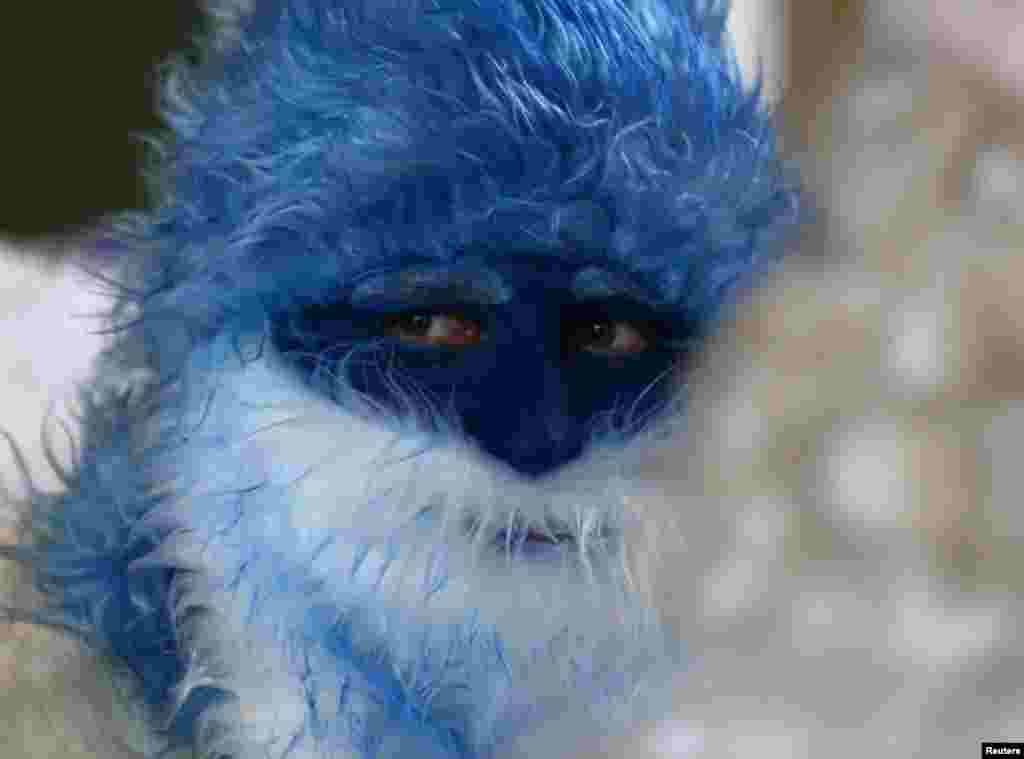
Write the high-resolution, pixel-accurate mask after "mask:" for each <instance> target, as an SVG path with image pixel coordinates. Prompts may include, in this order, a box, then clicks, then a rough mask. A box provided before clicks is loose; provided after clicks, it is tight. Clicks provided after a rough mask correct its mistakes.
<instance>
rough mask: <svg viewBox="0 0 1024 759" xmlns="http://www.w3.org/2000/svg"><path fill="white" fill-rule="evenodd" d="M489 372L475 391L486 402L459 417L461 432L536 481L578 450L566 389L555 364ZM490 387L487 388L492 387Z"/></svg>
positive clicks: (578, 428) (579, 438)
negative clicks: (501, 372)
mask: <svg viewBox="0 0 1024 759" xmlns="http://www.w3.org/2000/svg"><path fill="white" fill-rule="evenodd" d="M515 368H516V367H509V371H508V372H507V373H506V374H499V373H495V374H494V375H492V377H491V379H490V381H488V382H487V385H489V387H487V388H486V390H485V388H484V387H479V388H478V390H477V392H478V393H486V395H487V396H488V398H489V402H487V403H484V404H482V405H479V406H477V408H476V413H472V412H471V413H469V414H464V416H463V420H462V422H463V429H464V431H465V433H466V434H467V435H468V436H469V437H470V438H472V439H473V440H474V441H475V442H476V443H477V444H478V445H479V446H480V448H481V449H483V450H484V451H485V452H487V453H488V454H490V455H491V456H493V457H494V458H496V459H498V460H500V461H502V462H504V463H505V464H507V465H508V466H510V467H512V468H513V469H515V470H516V471H518V472H520V473H521V474H525V475H527V476H530V477H539V476H542V475H544V474H547V473H549V472H551V471H553V470H555V469H558V468H559V467H561V466H563V465H564V464H566V463H568V462H570V461H572V460H573V459H575V458H577V457H578V456H579V455H580V454H581V452H582V451H583V426H584V425H583V424H582V423H581V422H580V421H579V420H577V419H575V418H574V417H573V416H572V414H571V413H570V409H569V403H568V390H567V388H566V385H565V379H564V377H563V376H562V371H561V369H560V367H559V366H558V363H557V361H551V360H547V361H544V362H542V365H541V366H540V367H537V365H536V364H534V371H533V372H525V371H522V369H523V365H522V364H520V365H519V366H518V369H520V371H518V372H515V371H513V370H514V369H515ZM492 383H493V384H492Z"/></svg>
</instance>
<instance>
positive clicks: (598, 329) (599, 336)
mask: <svg viewBox="0 0 1024 759" xmlns="http://www.w3.org/2000/svg"><path fill="white" fill-rule="evenodd" d="M610 335H611V330H610V329H609V328H608V322H595V323H594V324H592V325H590V337H591V339H592V340H593V342H595V343H605V342H608V338H609V336H610Z"/></svg>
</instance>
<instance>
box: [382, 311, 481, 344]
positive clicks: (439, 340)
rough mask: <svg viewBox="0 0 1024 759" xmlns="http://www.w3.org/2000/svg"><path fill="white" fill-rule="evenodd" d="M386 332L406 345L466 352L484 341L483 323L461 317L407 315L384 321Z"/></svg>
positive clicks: (442, 314) (411, 313) (429, 312)
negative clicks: (459, 349)
mask: <svg viewBox="0 0 1024 759" xmlns="http://www.w3.org/2000/svg"><path fill="white" fill-rule="evenodd" d="M384 330H385V331H386V332H387V333H388V334H390V335H393V336H394V337H397V338H398V339H399V340H401V341H402V342H403V343H410V344H413V345H437V346H443V347H448V348H464V347H466V346H469V345H476V344H477V343H479V342H480V341H481V339H482V337H483V335H482V330H481V328H480V323H479V322H476V321H474V320H472V319H468V318H466V317H464V316H462V315H460V314H456V313H450V312H434V311H407V312H405V313H401V314H393V315H390V316H386V317H385V318H384Z"/></svg>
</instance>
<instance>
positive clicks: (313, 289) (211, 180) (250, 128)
mask: <svg viewBox="0 0 1024 759" xmlns="http://www.w3.org/2000/svg"><path fill="white" fill-rule="evenodd" d="M220 10H221V11H224V10H225V9H224V8H221V9H220ZM227 10H230V8H228V9H227ZM726 11H727V8H726V6H725V4H724V3H718V2H711V1H708V2H701V0H678V2H672V1H671V0H635V1H634V2H630V1H629V0H401V2H398V1H395V2H388V1H387V0H276V1H272V0H256V1H255V2H254V3H253V4H252V7H251V8H249V9H248V10H246V11H245V12H238V13H235V14H233V17H232V18H231V20H230V23H225V24H224V25H223V27H222V28H221V29H220V30H219V31H217V32H216V33H214V34H212V35H211V36H210V37H209V39H207V40H206V41H205V42H204V43H203V45H202V50H201V55H200V56H198V57H199V58H200V60H199V61H198V63H197V62H195V61H193V62H192V63H185V62H179V63H177V64H175V65H173V66H171V67H170V68H169V70H168V76H167V80H166V86H165V88H164V115H165V118H166V122H167V125H168V129H167V132H166V134H164V135H162V136H160V137H159V138H157V139H154V140H153V146H154V163H153V166H152V169H151V172H150V179H151V185H152V189H153V193H152V195H153V198H154V204H153V207H152V208H151V209H150V210H147V211H146V212H144V213H140V214H135V215H130V216H128V217H124V218H121V219H117V220H115V221H113V222H112V223H111V224H110V225H108V227H107V228H106V229H105V230H104V231H103V232H101V233H99V234H98V235H97V236H96V238H95V240H94V245H93V248H92V250H90V252H89V253H88V254H86V256H85V257H84V258H83V260H82V261H80V264H81V265H82V266H83V267H85V268H88V269H90V270H93V272H94V273H95V274H96V276H98V277H103V278H104V281H106V282H107V283H108V284H109V285H110V286H111V290H112V294H113V296H114V307H113V310H112V312H111V313H110V314H109V324H110V329H111V331H112V332H113V334H114V335H115V340H114V341H113V344H112V346H111V347H110V348H109V349H108V350H107V351H106V352H105V354H104V355H103V356H102V357H101V359H100V360H99V362H98V364H97V371H96V378H95V380H94V381H93V383H92V384H91V385H90V386H89V387H87V388H85V389H84V391H83V393H82V396H81V398H82V437H81V440H80V442H79V445H78V449H77V452H76V455H75V457H74V460H73V461H72V464H71V465H70V467H68V468H67V469H66V470H63V471H61V475H62V477H63V481H64V483H65V484H66V486H67V487H66V491H65V492H63V493H60V494H56V495H54V494H45V493H41V492H33V493H32V495H31V497H30V502H29V504H28V507H29V508H28V517H27V522H26V539H25V541H24V544H23V545H22V546H21V547H18V548H10V549H5V550H4V554H6V555H8V556H10V557H13V558H16V559H18V560H20V561H22V562H24V563H25V564H27V565H28V566H29V567H30V568H31V570H32V572H33V575H34V578H35V581H36V583H37V585H38V586H39V588H40V589H41V590H42V591H43V593H44V595H45V598H46V599H47V606H46V607H45V608H44V609H43V610H40V611H37V612H35V613H33V614H32V615H31V618H32V619H34V620H36V621H40V622H44V623H46V624H51V625H57V626H60V627H63V628H64V629H67V630H69V631H71V632H73V633H75V634H78V635H80V636H82V637H83V638H84V639H85V640H87V641H88V642H89V643H90V644H91V645H92V646H94V647H96V648H97V649H98V650H99V651H101V652H103V653H104V654H106V655H107V656H108V657H109V658H110V659H111V660H112V661H114V662H116V663H117V664H119V665H120V666H121V667H122V668H123V669H125V670H126V671H127V672H130V673H131V675H132V678H131V679H132V680H133V681H134V682H135V683H136V684H137V687H138V694H139V696H140V698H142V699H143V700H144V701H145V702H146V703H148V704H149V705H151V706H152V707H153V708H154V709H155V710H156V712H157V713H163V714H166V715H168V721H167V723H166V729H165V732H166V734H167V736H168V737H169V738H171V742H172V745H173V744H176V743H183V742H184V743H187V742H189V741H192V740H194V739H195V737H196V732H197V730H198V727H197V725H198V724H199V721H198V720H199V717H200V715H201V714H202V713H203V712H204V711H206V710H207V709H209V708H212V707H213V706H215V705H216V704H217V703H218V701H219V699H221V698H222V697H223V695H224V694H223V693H221V692H219V691H218V689H217V688H216V687H213V686H204V685H202V684H200V685H197V686H195V687H189V688H187V689H183V687H182V683H183V680H184V679H185V678H186V674H187V672H188V666H189V662H188V659H189V655H190V652H189V651H188V650H186V649H185V644H184V643H183V641H182V640H181V639H180V636H179V635H177V634H176V626H177V625H180V624H181V619H180V618H176V617H175V610H174V598H173V593H174V587H175V581H176V579H177V578H180V577H181V576H182V574H183V573H187V572H188V570H187V569H184V568H175V567H170V568H169V567H166V566H162V565H160V564H159V563H156V564H154V563H153V562H148V561H147V558H148V557H151V556H152V555H153V554H154V553H155V552H156V551H157V550H158V548H159V547H160V546H161V544H162V543H164V541H165V540H166V539H167V538H168V535H169V534H170V531H171V529H172V528H171V527H170V526H167V525H162V524H161V523H160V521H159V520H151V519H148V518H147V517H148V516H150V515H151V514H153V513H155V512H156V511H157V510H158V509H159V508H160V505H161V504H162V503H165V502H166V501H167V499H169V498H171V497H172V493H171V492H170V491H171V490H172V488H171V487H170V486H169V485H168V481H167V474H166V462H167V461H168V460H169V459H168V457H169V456H171V455H172V454H173V453H174V452H175V451H179V450H181V449H183V448H186V447H188V446H189V445H190V444H191V441H193V439H194V438H195V436H196V435H197V434H198V431H199V430H201V428H202V424H203V418H202V415H201V414H199V415H193V414H192V410H191V407H190V405H189V402H188V400H187V399H189V398H192V397H194V396H192V395H191V394H190V391H189V388H192V387H196V386H199V385H201V384H202V382H203V373H204V371H205V372H209V371H213V370H214V369H215V367H213V366H205V367H204V365H203V364H202V362H201V361H197V360H195V357H196V356H201V355H212V354H208V353H206V351H208V349H209V348H210V346H213V345H215V344H223V342H224V341H225V340H227V341H228V342H232V341H234V343H235V347H236V349H237V351H238V354H239V355H240V356H241V357H242V359H243V360H244V361H248V360H252V359H253V358H255V357H256V356H258V355H259V353H260V350H261V343H260V342H259V341H255V343H254V344H244V343H243V336H245V335H251V334H253V333H257V334H260V333H263V332H264V331H265V330H264V328H263V326H262V325H265V324H274V323H277V322H280V321H281V320H284V319H287V318H288V315H290V314H294V313H296V312H297V311H298V310H301V309H302V308H305V307H308V306H315V305H317V304H324V303H329V302H332V301H333V300H334V299H336V298H338V296H339V293H344V292H348V291H351V289H352V288H354V287H355V286H356V285H358V283H359V282H360V281H361V280H362V279H363V278H365V277H366V276H367V275H369V274H372V273H374V272H377V271H381V270H390V269H394V268H403V267H406V266H412V265H420V264H424V263H444V262H449V261H453V260H454V259H455V257H457V256H459V255H460V254H461V253H463V252H465V251H467V250H473V251H485V252H487V253H489V254H494V255H498V256H500V255H506V254H507V255H515V254H516V253H517V252H521V251H526V250H528V251H530V252H531V254H535V255H543V256H551V257H561V258H565V259H571V258H572V257H582V256H587V257H600V258H601V259H603V260H606V261H608V262H609V263H610V264H613V265H615V266H617V267H619V268H621V269H623V270H626V271H628V272H630V274H631V275H632V276H634V277H635V278H636V279H637V280H639V281H641V282H643V283H644V285H645V287H646V288H647V290H648V291H649V292H652V293H655V300H656V301H657V305H658V307H659V308H661V309H664V310H665V311H667V312H669V313H671V314H673V315H674V316H675V317H677V318H679V319H686V320H690V321H692V322H695V323H699V324H709V323H711V322H712V321H713V320H714V318H715V316H716V314H717V313H718V312H719V310H720V308H721V305H722V304H723V303H724V302H726V301H727V299H728V297H729V296H730V294H732V293H734V292H735V291H736V289H737V288H738V287H742V286H743V285H744V284H745V283H747V282H749V281H751V277H752V275H754V274H755V273H757V272H759V271H763V270H764V269H765V267H766V266H768V265H770V264H771V263H772V261H774V260H775V257H776V252H777V251H778V249H779V243H780V241H781V240H782V239H783V237H784V235H785V234H786V233H787V230H788V229H789V228H790V227H791V226H792V224H793V222H794V220H795V219H796V215H797V214H796V209H797V201H796V197H797V196H796V192H795V189H794V186H793V184H792V183H791V182H790V181H788V179H787V178H786V173H785V172H784V170H783V168H782V167H781V165H780V163H779V162H778V160H777V158H776V148H775V142H774V134H773V129H772V126H771V121H770V118H769V115H768V114H767V113H766V111H765V108H764V106H763V104H762V102H761V98H760V88H759V87H758V86H754V87H751V88H745V87H744V86H743V85H742V84H741V81H740V76H739V72H738V69H737V66H736V63H735V61H734V58H733V55H732V52H731V50H730V48H729V44H728V40H727V37H726V34H725V18H726ZM111 271H116V276H115V275H111V274H110V273H109V272H111ZM103 272H106V273H103ZM140 370H141V371H144V372H145V375H146V377H147V378H148V380H149V381H148V382H147V384H146V385H145V387H143V388H132V387H129V385H130V382H129V379H130V377H132V376H135V375H134V374H133V372H138V371H140ZM276 582H277V583H279V584H280V585H282V586H284V585H287V584H288V583H289V582H290V580H289V579H288V578H287V577H284V576H282V577H279V578H277V579H276ZM293 591H294V592H296V593H305V592H309V589H308V588H307V589H303V588H302V587H301V583H299V584H298V585H296V586H295V587H294V588H293ZM320 611H321V613H322V610H320ZM189 613H194V614H199V613H201V610H192V611H190V612H189ZM316 618H318V617H317V613H315V610H314V611H313V612H311V616H310V619H311V620H312V619H316ZM310 624H313V623H312V622H311V623H310ZM324 624H325V625H328V624H330V625H335V626H336V630H335V634H334V638H333V639H334V640H335V642H336V644H337V648H338V650H339V651H341V653H337V652H336V653H337V655H338V656H340V657H343V658H345V659H346V660H348V661H349V662H350V663H352V664H353V666H354V667H355V668H356V669H357V670H358V671H359V672H360V673H361V675H362V678H363V680H364V682H363V686H364V687H365V688H367V689H368V690H370V691H372V692H373V693H375V694H377V695H376V696H374V698H376V699H377V700H378V701H379V702H381V703H387V704H389V705H390V706H389V708H390V709H391V710H392V712H393V714H394V715H395V719H397V720H399V721H403V720H404V722H405V723H407V724H415V725H417V726H418V727H416V728H415V729H416V730H420V731H422V732H423V733H424V734H429V735H432V736H433V737H434V739H436V740H435V743H436V745H437V746H438V747H440V749H439V750H440V752H441V753H442V754H444V755H448V756H467V757H468V756H477V755H484V754H487V753H488V752H491V751H493V750H496V749H495V746H494V745H491V746H489V747H488V746H484V747H480V746H471V745H470V744H469V742H468V739H467V738H466V737H465V735H466V733H467V728H466V726H465V725H464V724H462V723H460V722H459V721H458V720H449V721H445V720H443V719H440V718H437V717H436V716H434V717H432V716H431V715H430V710H429V709H428V708H427V706H425V704H426V703H427V702H426V701H425V696H423V695H422V694H418V693H417V692H415V691H410V690H409V689H408V688H407V687H405V686H404V685H403V684H402V683H401V682H398V681H397V680H396V679H395V675H394V673H392V672H391V671H390V670H389V669H388V667H387V666H384V665H383V664H382V663H381V662H380V661H379V659H377V658H375V657H373V656H369V655H366V654H365V653H358V652H356V651H354V650H349V651H348V652H347V653H345V651H343V650H342V649H345V646H346V643H345V641H346V640H347V638H346V634H345V631H344V625H343V624H342V623H339V622H337V620H334V621H325V622H324ZM481 634H483V633H481ZM467 645H468V644H467ZM474 645H478V644H474ZM496 645H497V644H494V645H492V644H486V645H484V644H479V645H478V648H480V646H482V648H481V649H480V650H482V649H483V648H487V647H488V646H490V647H491V648H495V646H496ZM495 656H496V657H497V658H496V659H493V660H492V661H491V663H490V664H488V665H483V664H481V665H480V666H497V664H496V662H497V661H498V660H499V659H500V652H499V653H498V654H495ZM428 679H429V678H428ZM410 729H412V728H410ZM494 741H495V742H497V741H498V738H495V739H494ZM356 742H357V743H360V744H361V745H362V747H363V752H364V754H365V755H366V756H370V755H373V753H374V751H375V750H376V749H375V746H377V745H378V744H377V743H375V739H374V736H373V735H370V734H366V735H364V736H363V737H362V738H361V739H360V740H359V741H356Z"/></svg>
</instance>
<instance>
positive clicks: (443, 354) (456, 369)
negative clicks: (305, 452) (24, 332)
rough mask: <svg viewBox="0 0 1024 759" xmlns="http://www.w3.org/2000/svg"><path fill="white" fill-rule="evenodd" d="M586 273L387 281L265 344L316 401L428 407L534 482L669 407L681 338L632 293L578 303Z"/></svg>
mask: <svg viewBox="0 0 1024 759" xmlns="http://www.w3.org/2000/svg"><path fill="white" fill-rule="evenodd" d="M586 268H588V267H586V266H584V265H583V264H580V263H573V264H569V263H566V262H565V261H562V260H554V259H551V258H541V257H538V256H516V257H514V258H512V257H506V258H504V259H501V258H490V259H479V260H477V261H475V262H469V263H468V264H463V265H462V266H460V268H459V269H458V272H457V273H455V274H452V273H451V272H447V273H442V274H440V275H435V274H431V273H429V272H427V273H426V274H425V275H423V276H413V277H409V276H405V277H403V276H402V274H401V273H394V274H392V275H390V279H391V282H388V281H387V280H388V279H389V277H388V276H385V277H384V278H383V280H384V281H383V282H382V283H381V284H379V285H376V284H375V285H372V286H370V287H364V288H362V289H363V290H364V291H365V292H369V293H370V295H369V296H365V292H364V295H363V296H360V297H356V298H353V297H346V298H344V299H342V300H340V301H339V302H338V303H334V304H327V305H317V306H313V307H310V308H307V309H305V310H304V311H303V312H302V313H300V314H297V315H293V317H292V318H291V319H290V320H289V321H288V323H287V324H282V325H278V327H277V328H276V329H275V340H276V343H277V346H278V348H279V349H280V350H281V351H282V352H283V353H285V354H286V355H287V356H289V357H291V359H292V360H293V361H294V363H295V365H296V367H297V368H298V369H299V370H300V371H302V372H304V373H305V374H306V376H307V378H310V379H313V380H314V381H315V382H316V383H323V386H324V387H325V388H328V389H329V388H330V387H331V385H332V384H335V385H336V380H337V379H338V378H339V375H340V376H341V377H344V378H345V379H347V381H348V383H349V384H350V385H351V386H352V387H353V388H354V389H356V390H357V391H358V392H360V393H362V394H364V395H365V396H368V397H369V398H371V399H373V400H374V401H376V402H378V403H380V404H382V405H383V406H384V407H386V408H388V409H389V410H392V411H397V412H399V413H402V412H409V411H413V410H420V411H422V408H423V407H424V406H430V407H431V408H432V409H433V410H435V411H436V412H438V413H440V414H441V415H443V416H444V417H445V418H447V419H451V420H453V421H455V422H456V424H457V425H458V426H459V427H461V430H462V432H463V434H465V435H466V436H467V437H468V438H470V439H472V440H473V441H475V442H476V443H477V444H478V445H479V446H480V447H481V449H482V450H484V451H485V452H487V453H489V454H490V455H492V456H493V457H495V458H496V459H498V460H500V461H502V462H504V463H505V464H507V465H508V466H509V467H511V468H513V469H514V470H516V471H517V472H519V473H521V474H523V475H526V476H531V477H537V476H541V475H544V474H547V473H549V472H552V471H553V470H555V469H557V468H558V467H560V466H562V465H564V464H566V463H568V462H570V461H572V460H573V459H575V458H577V457H578V456H579V455H580V454H581V453H582V452H583V450H584V448H585V445H586V443H587V441H588V440H589V439H590V438H591V437H592V435H593V434H594V433H595V432H600V431H601V430H602V428H605V427H609V426H610V427H613V428H616V429H617V430H620V431H622V430H626V431H635V430H636V429H638V428H639V427H640V426H642V424H643V423H644V422H645V421H646V420H648V419H649V418H650V417H651V416H652V415H653V414H655V413H656V412H657V410H658V409H659V408H660V407H661V406H662V405H663V404H664V403H665V401H666V400H667V398H668V393H669V391H670V385H671V382H670V381H669V376H670V375H671V373H672V372H671V370H672V369H673V367H674V366H675V364H676V362H677V361H678V360H679V358H680V355H681V354H680V347H679V346H680V345H682V344H685V343H686V342H687V340H688V339H690V338H692V329H690V327H689V326H688V325H687V324H686V323H685V321H683V320H680V319H678V318H673V315H672V314H669V313H666V312H664V311H659V310H658V309H656V308H655V307H654V306H652V305H648V304H647V303H644V302H643V301H642V300H640V299H638V298H637V297H636V294H637V292H639V289H638V288H621V291H619V292H616V291H614V290H610V289H609V288H603V289H602V290H601V291H600V292H595V291H589V292H588V291H587V289H586V288H585V287H581V285H580V283H581V281H582V279H583V278H582V277H580V276H579V275H580V273H581V271H583V270H584V269H586ZM589 269H590V273H593V270H594V269H593V267H589ZM410 282H412V284H410ZM358 291H359V288H357V295H358Z"/></svg>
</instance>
